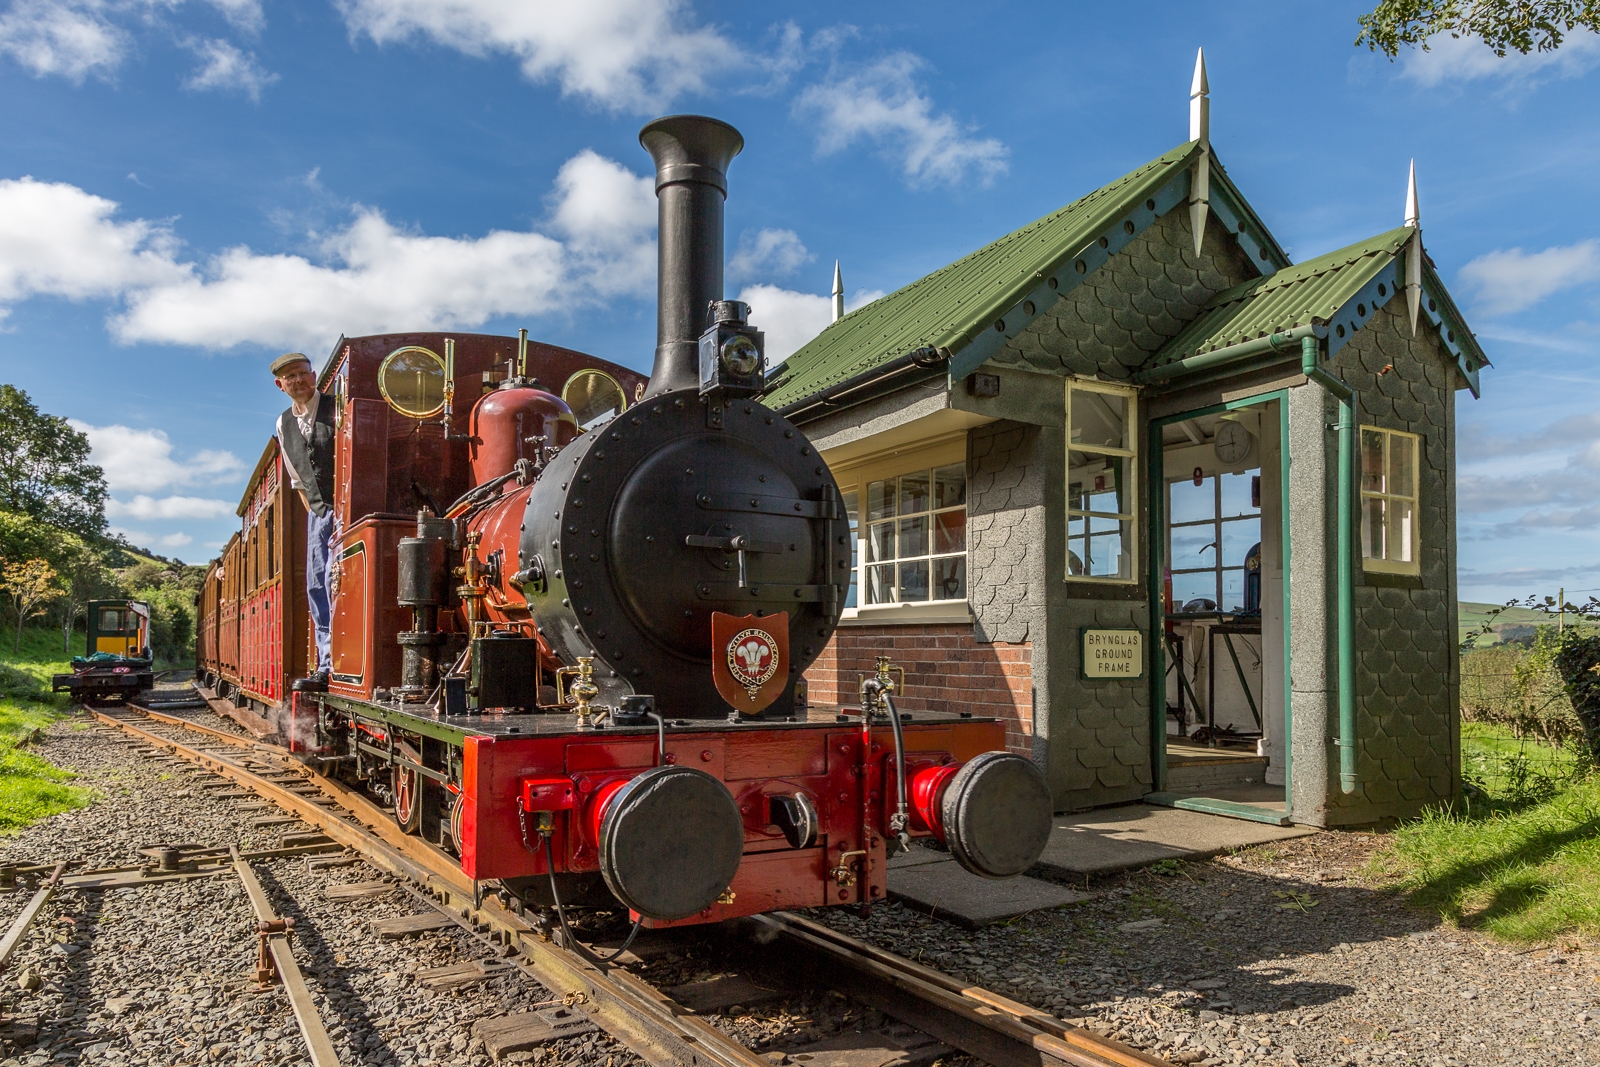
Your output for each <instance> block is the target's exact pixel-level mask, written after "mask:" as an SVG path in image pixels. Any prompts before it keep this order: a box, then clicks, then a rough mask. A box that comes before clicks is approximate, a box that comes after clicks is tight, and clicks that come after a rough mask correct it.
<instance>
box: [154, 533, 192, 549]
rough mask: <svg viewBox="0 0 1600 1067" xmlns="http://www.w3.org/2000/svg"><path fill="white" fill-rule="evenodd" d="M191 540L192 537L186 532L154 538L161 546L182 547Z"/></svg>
mask: <svg viewBox="0 0 1600 1067" xmlns="http://www.w3.org/2000/svg"><path fill="white" fill-rule="evenodd" d="M193 541H194V538H192V537H190V536H189V535H188V534H186V533H170V534H166V535H165V536H162V537H158V538H156V544H158V545H160V546H161V547H162V548H182V547H183V546H184V545H187V544H191V543H192V542H193Z"/></svg>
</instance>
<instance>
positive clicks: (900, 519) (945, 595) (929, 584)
mask: <svg viewBox="0 0 1600 1067" xmlns="http://www.w3.org/2000/svg"><path fill="white" fill-rule="evenodd" d="M860 520H861V522H862V523H864V524H865V528H866V536H865V538H864V539H863V544H864V547H865V550H866V557H865V561H864V562H863V563H862V585H863V587H864V588H865V589H866V602H867V603H868V604H911V603H926V602H928V601H937V600H965V599H966V598H967V467H966V464H965V463H953V464H950V465H949V466H945V467H934V468H932V469H929V470H921V471H914V472H911V473H909V474H902V475H899V476H898V477H895V478H883V479H879V480H878V481H872V482H868V483H867V484H866V508H865V513H864V514H862V515H861V516H860Z"/></svg>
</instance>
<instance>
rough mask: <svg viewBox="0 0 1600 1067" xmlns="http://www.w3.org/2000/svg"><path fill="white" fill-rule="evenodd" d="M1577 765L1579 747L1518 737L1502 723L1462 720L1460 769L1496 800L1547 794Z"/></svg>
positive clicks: (1518, 800) (1563, 783)
mask: <svg viewBox="0 0 1600 1067" xmlns="http://www.w3.org/2000/svg"><path fill="white" fill-rule="evenodd" d="M1578 770H1579V759H1578V752H1577V750H1576V749H1573V748H1566V747H1562V748H1557V747H1555V746H1554V745H1547V744H1543V743H1541V742H1539V741H1536V740H1534V739H1533V738H1529V737H1523V738H1518V737H1517V736H1516V735H1515V734H1513V733H1512V732H1511V731H1510V730H1508V729H1506V728H1505V727H1503V726H1494V725H1490V724H1488V723H1480V722H1464V723H1462V724H1461V773H1462V775H1463V776H1464V777H1465V778H1466V779H1467V780H1468V781H1469V782H1470V783H1471V784H1472V785H1473V786H1474V787H1476V789H1477V790H1481V791H1482V793H1483V794H1486V795H1487V797H1488V798H1490V799H1491V800H1499V801H1501V802H1503V803H1507V804H1518V803H1526V802H1527V801H1530V800H1544V799H1548V798H1549V797H1552V796H1554V795H1555V794H1557V793H1559V792H1560V791H1561V790H1562V789H1564V788H1565V787H1566V786H1567V784H1568V783H1570V782H1571V781H1572V779H1573V777H1574V776H1575V775H1576V774H1577V773H1578ZM1480 800H1481V798H1480Z"/></svg>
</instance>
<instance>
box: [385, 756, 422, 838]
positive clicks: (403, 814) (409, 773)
mask: <svg viewBox="0 0 1600 1067" xmlns="http://www.w3.org/2000/svg"><path fill="white" fill-rule="evenodd" d="M389 789H390V791H391V792H392V793H393V794H394V821H395V824H396V825H398V826H399V827H400V829H401V830H404V831H405V832H406V833H408V834H414V833H416V832H417V828H418V827H419V826H420V825H421V824H422V774H421V772H420V771H417V770H416V769H415V768H412V767H407V766H405V765H404V764H400V763H396V764H395V765H394V766H393V767H392V768H390V770H389Z"/></svg>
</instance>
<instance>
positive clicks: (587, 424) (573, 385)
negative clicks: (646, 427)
mask: <svg viewBox="0 0 1600 1067" xmlns="http://www.w3.org/2000/svg"><path fill="white" fill-rule="evenodd" d="M561 399H562V400H564V401H566V404H567V407H569V408H571V409H572V416H573V418H575V419H577V420H578V427H579V429H582V430H592V429H594V428H595V427H596V426H603V425H605V424H606V423H608V422H610V421H611V420H612V419H614V418H616V417H617V416H618V415H621V414H622V413H623V412H624V411H626V410H627V409H628V394H627V393H626V392H624V391H623V388H622V386H621V385H619V384H618V383H617V380H616V379H615V378H613V377H612V376H611V375H609V374H607V373H606V372H605V371H603V370H596V369H595V368H593V367H586V368H584V369H583V370H580V371H578V372H576V373H575V374H573V376H572V377H570V378H568V379H567V384H566V385H563V386H562V387H561Z"/></svg>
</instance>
